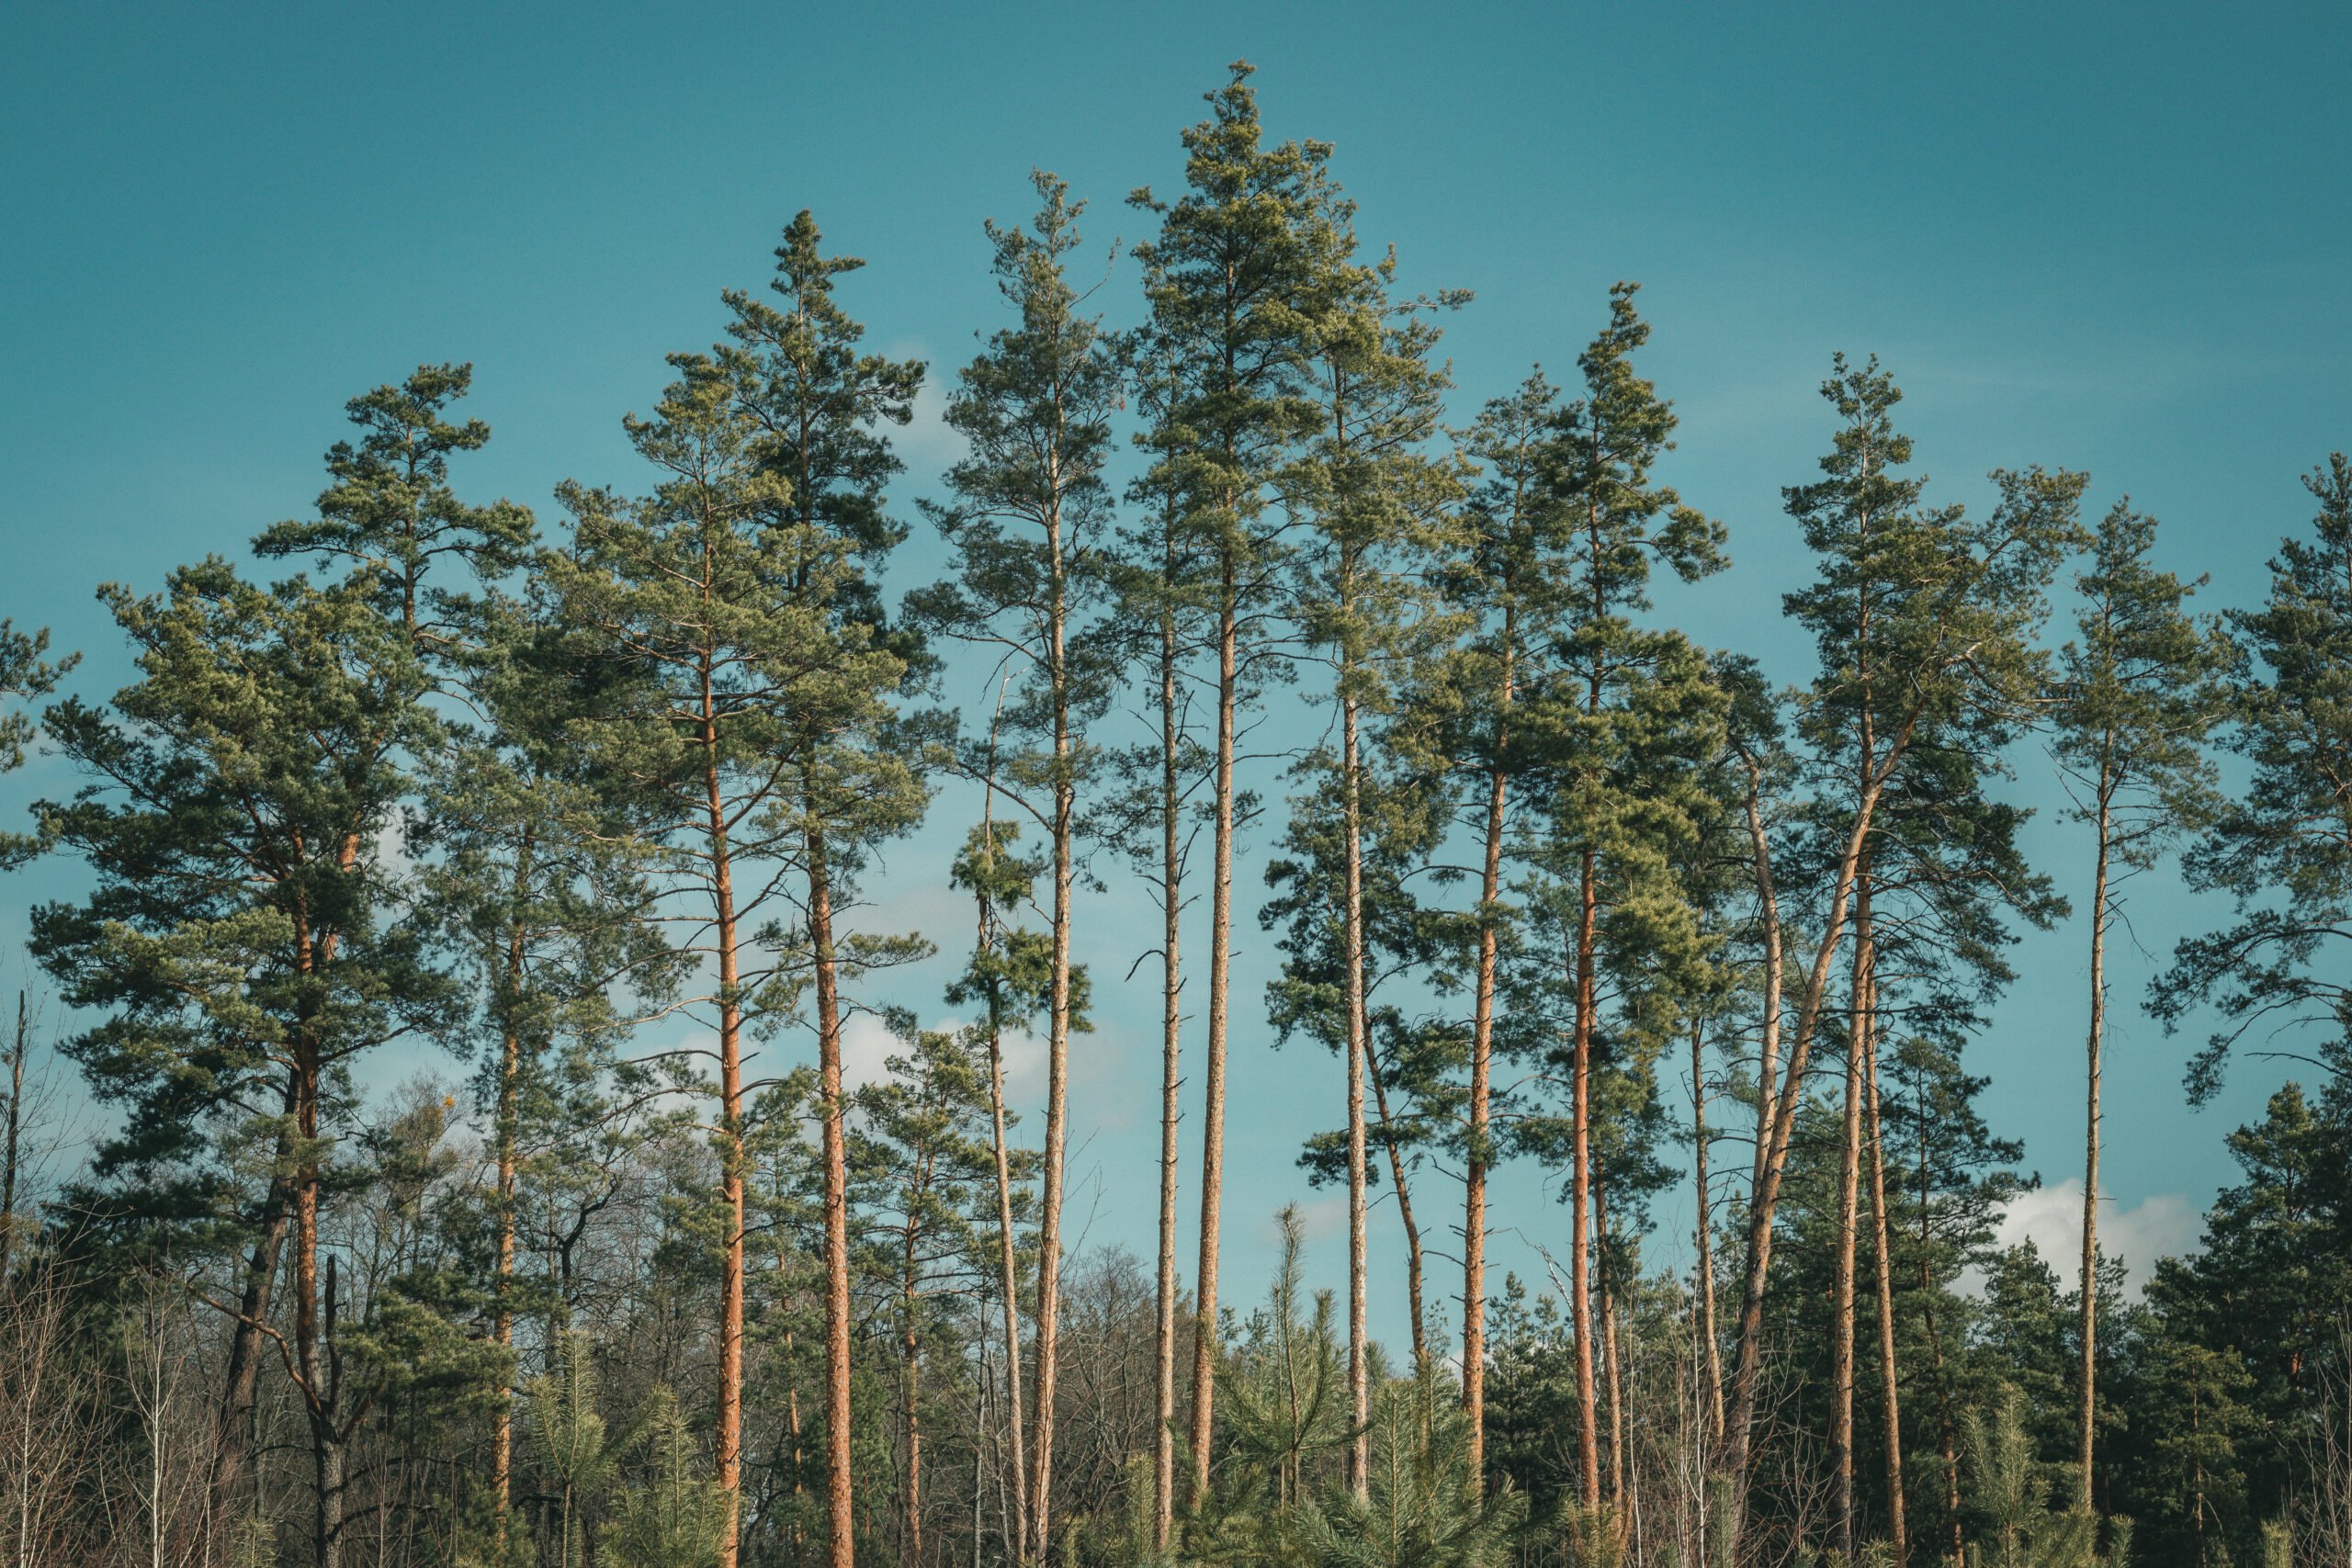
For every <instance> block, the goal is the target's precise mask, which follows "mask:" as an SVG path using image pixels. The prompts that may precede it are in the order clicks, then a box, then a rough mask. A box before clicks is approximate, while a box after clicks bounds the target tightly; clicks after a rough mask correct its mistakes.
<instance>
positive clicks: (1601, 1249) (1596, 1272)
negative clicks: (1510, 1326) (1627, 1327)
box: [1592, 1169, 1625, 1537]
mask: <svg viewBox="0 0 2352 1568" xmlns="http://www.w3.org/2000/svg"><path fill="white" fill-rule="evenodd" d="M1592 1225H1593V1237H1594V1242H1595V1245H1594V1247H1593V1254H1592V1263H1593V1276H1594V1282H1595V1284H1596V1285H1597V1286H1598V1287H1599V1290H1600V1353H1601V1372H1602V1377H1603V1379H1604V1381H1605V1382H1607V1384H1608V1390H1609V1506H1610V1507H1611V1509H1613V1510H1618V1513H1617V1516H1616V1524H1617V1529H1618V1530H1619V1531H1620V1533H1621V1537H1622V1532H1623V1529H1624V1528H1625V1519H1624V1516H1623V1508H1624V1506H1625V1403H1624V1397H1623V1396H1624V1387H1623V1382H1622V1380H1621V1377H1620V1372H1621V1370H1622V1369H1621V1368H1620V1367H1619V1365H1618V1360H1617V1291H1616V1281H1615V1280H1613V1279H1612V1278H1611V1267H1610V1265H1611V1252H1612V1249H1611V1247H1610V1245H1609V1235H1610V1233H1609V1185H1608V1183H1607V1182H1606V1181H1605V1180H1603V1179H1601V1173H1600V1171H1599V1170H1597V1169H1596V1170H1595V1171H1594V1172H1593V1177H1592Z"/></svg>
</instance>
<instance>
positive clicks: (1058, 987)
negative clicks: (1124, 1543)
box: [1029, 457, 1077, 1562]
mask: <svg viewBox="0 0 2352 1568" xmlns="http://www.w3.org/2000/svg"><path fill="white" fill-rule="evenodd" d="M1052 461H1053V459H1052V458H1051V457H1049V458H1048V463H1049V465H1050V464H1051V463H1052ZM1053 471H1054V470H1052V469H1051V468H1049V475H1050V474H1051V473H1052V472H1053ZM1056 482H1057V481H1056ZM1050 488H1051V487H1050V485H1049V490H1050ZM1046 551H1047V554H1048V558H1050V559H1051V560H1052V562H1053V584H1052V593H1051V599H1050V603H1049V604H1048V606H1047V623H1048V624H1047V628H1046V633H1047V650H1046V658H1047V664H1048V669H1047V676H1048V679H1049V682H1050V683H1051V685H1052V688H1053V705H1054V716H1053V722H1054V775H1053V792H1054V828H1053V832H1054V912H1053V927H1054V929H1053V968H1052V973H1051V975H1050V976H1049V978H1048V981H1047V984H1048V987H1049V997H1048V1004H1047V1005H1048V1017H1047V1025H1046V1168H1045V1172H1044V1181H1045V1201H1044V1203H1043V1204H1042V1205H1041V1213H1040V1214H1039V1216H1038V1226H1037V1312H1036V1322H1037V1399H1036V1413H1037V1417H1036V1418H1037V1435H1036V1464H1037V1476H1036V1481H1035V1483H1034V1484H1032V1485H1031V1487H1030V1489H1029V1496H1030V1515H1031V1517H1033V1518H1034V1519H1035V1527H1034V1528H1035V1530H1036V1553H1037V1561H1038V1562H1044V1561H1045V1560H1046V1546H1047V1543H1048V1541H1049V1540H1051V1535H1052V1513H1053V1475H1054V1416H1055V1408H1054V1407H1055V1398H1054V1391H1055V1382H1056V1378H1057V1369H1058V1368H1059V1366H1060V1347H1059V1339H1058V1336H1057V1326H1058V1325H1059V1323H1060V1321H1061V1275H1062V1256H1061V1254H1062V1246H1061V1238H1062V1167H1063V1163H1064V1160H1065V1158H1066V1153H1067V1150H1068V1147H1069V1008H1070V987H1069V922H1070V875H1071V874H1070V858H1071V857H1070V840H1071V838H1072V836H1073V835H1074V833H1075V831H1076V821H1075V811H1076V806H1077V794H1076V785H1075V781H1074V780H1073V779H1072V778H1071V777H1070V772H1069V769H1070V734H1069V671H1068V665H1067V658H1066V650H1065V649H1064V646H1063V637H1064V627H1063V620H1064V614H1065V611H1064V595H1065V592H1066V590H1065V586H1064V579H1063V570H1062V553H1061V515H1060V512H1059V509H1058V508H1057V507H1049V508H1048V511H1047V515H1046Z"/></svg>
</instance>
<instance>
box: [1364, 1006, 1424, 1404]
mask: <svg viewBox="0 0 2352 1568" xmlns="http://www.w3.org/2000/svg"><path fill="white" fill-rule="evenodd" d="M1371 1039H1372V1030H1371V1029H1370V1027H1369V1026H1368V1025H1367V1027H1366V1028H1365V1029H1364V1040H1365V1042H1366V1050H1365V1052H1364V1075H1365V1077H1369V1078H1370V1079H1371V1080H1372V1096H1373V1108H1374V1111H1377V1112H1378V1113H1379V1116H1380V1134H1381V1136H1380V1142H1381V1146H1382V1147H1383V1148H1384V1149H1385V1150H1386V1151H1387V1153H1388V1179H1389V1181H1390V1182H1391V1183H1392V1184H1393V1185H1394V1186H1395V1187H1396V1189H1397V1223H1399V1224H1402V1225H1403V1226H1404V1227H1405V1298H1406V1304H1407V1307H1408V1310H1409V1311H1410V1312H1411V1314H1412V1317H1413V1325H1412V1327H1413V1367H1414V1370H1415V1371H1419V1369H1420V1366H1421V1363H1422V1362H1424V1361H1426V1360H1427V1359H1429V1353H1430V1349H1429V1334H1428V1331H1427V1329H1426V1328H1425V1327H1424V1325H1423V1320H1422V1315H1421V1227H1420V1226H1419V1224H1415V1223H1414V1221H1413V1192H1412V1189H1411V1187H1410V1186H1409V1185H1408V1183H1407V1181H1406V1179H1405V1154H1404V1150H1403V1149H1402V1148H1401V1147H1400V1146H1399V1145H1398V1144H1397V1135H1396V1133H1395V1131H1394V1123H1392V1122H1390V1121H1389V1120H1388V1088H1387V1086H1386V1085H1385V1084H1384V1083H1382V1082H1381V1079H1380V1057H1379V1055H1378V1054H1377V1053H1375V1052H1374V1051H1372V1050H1371V1049H1370V1048H1369V1046H1370V1042H1371Z"/></svg>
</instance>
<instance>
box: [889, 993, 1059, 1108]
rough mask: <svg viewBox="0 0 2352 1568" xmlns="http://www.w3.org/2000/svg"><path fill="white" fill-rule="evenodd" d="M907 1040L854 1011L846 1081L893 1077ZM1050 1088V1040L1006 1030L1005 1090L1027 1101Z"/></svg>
mask: <svg viewBox="0 0 2352 1568" xmlns="http://www.w3.org/2000/svg"><path fill="white" fill-rule="evenodd" d="M966 1022H967V1021H966V1020H964V1019H960V1018H956V1017H953V1016H950V1017H946V1018H939V1019H934V1020H933V1021H930V1022H929V1023H927V1024H925V1025H924V1026H923V1027H924V1028H926V1029H929V1030H931V1031H933V1032H935V1033H943V1034H944V1033H948V1032H953V1031H955V1030H958V1029H961V1028H963V1027H964V1026H965V1023H966ZM906 1049H907V1046H906V1042H904V1041H903V1040H900V1039H899V1037H898V1035H896V1034H894V1033H892V1032H891V1031H890V1026H889V1025H888V1023H886V1022H884V1021H882V1019H881V1018H880V1017H879V1016H877V1015H876V1014H874V1013H870V1012H860V1013H853V1014H852V1015H851V1016H850V1017H849V1018H848V1019H846V1020H844V1021H843V1022H842V1084H843V1086H844V1087H845V1088H847V1089H852V1090H855V1089H862V1088H864V1087H865V1085H867V1084H873V1083H882V1082H885V1081H887V1080H888V1078H889V1077H890V1070H889V1060H890V1058H891V1057H893V1056H899V1055H905V1054H906ZM1045 1089H1046V1043H1045V1042H1044V1041H1043V1040H1041V1039H1039V1038H1038V1037H1037V1036H1035V1035H1034V1034H1031V1033H1029V1032H1027V1031H1025V1030H1007V1031H1006V1032H1005V1034H1004V1094H1005V1099H1006V1100H1011V1101H1015V1102H1018V1101H1023V1100H1026V1099H1028V1098H1029V1097H1030V1096H1031V1095H1032V1094H1035V1095H1042V1094H1044V1092H1045Z"/></svg>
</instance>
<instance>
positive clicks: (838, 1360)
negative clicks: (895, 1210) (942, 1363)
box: [808, 824, 857, 1568]
mask: <svg viewBox="0 0 2352 1568" xmlns="http://www.w3.org/2000/svg"><path fill="white" fill-rule="evenodd" d="M808 850H809V951H810V953H811V954H812V955H813V957H814V961H815V966H816V980H817V1056H818V1073H819V1077H820V1093H821V1095H822V1097H823V1104H824V1123H825V1503H826V1517H827V1520H828V1521H829V1523H830V1525H831V1539H830V1540H829V1541H828V1542H827V1557H826V1561H827V1562H830V1563H831V1565H832V1568H854V1564H855V1563H856V1561H857V1498H856V1495H855V1493H854V1490H853V1488H852V1485H851V1469H850V1460H851V1451H850V1450H851V1431H850V1401H849V1381H850V1366H849V1327H850V1320H849V1153H848V1145H847V1141H846V1139H845V1137H844V1135H843V1128H842V1112H843V1110H844V1107H843V1105H842V1005H841V992H840V989H839V983H840V976H839V975H838V973H837V972H836V970H835V961H834V949H833V889H832V872H831V867H830V865H829V864H828V863H827V861H826V859H825V839H824V834H823V833H822V832H821V831H820V829H818V828H816V827H815V826H814V825H813V824H812V825H811V826H810V827H809V829H808Z"/></svg>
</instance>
